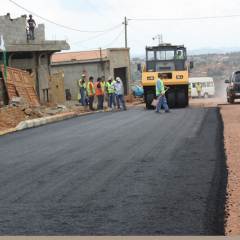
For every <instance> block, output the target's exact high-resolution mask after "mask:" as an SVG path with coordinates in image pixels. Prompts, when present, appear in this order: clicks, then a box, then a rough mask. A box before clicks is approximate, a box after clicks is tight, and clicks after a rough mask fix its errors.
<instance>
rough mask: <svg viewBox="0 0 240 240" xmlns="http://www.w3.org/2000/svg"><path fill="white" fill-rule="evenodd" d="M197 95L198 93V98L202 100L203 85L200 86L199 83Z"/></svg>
mask: <svg viewBox="0 0 240 240" xmlns="http://www.w3.org/2000/svg"><path fill="white" fill-rule="evenodd" d="M196 89H197V93H198V98H201V91H202V85H201V84H199V82H198V83H197V85H196Z"/></svg>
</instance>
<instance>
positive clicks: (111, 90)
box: [107, 80, 116, 93]
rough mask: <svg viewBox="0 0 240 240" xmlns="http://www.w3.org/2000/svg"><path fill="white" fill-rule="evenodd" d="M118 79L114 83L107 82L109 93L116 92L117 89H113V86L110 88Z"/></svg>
mask: <svg viewBox="0 0 240 240" xmlns="http://www.w3.org/2000/svg"><path fill="white" fill-rule="evenodd" d="M115 82H116V81H115V80H113V81H112V83H109V82H108V83H107V88H108V92H109V93H114V92H115V89H112V88H109V87H110V86H111V85H112V84H113V83H115Z"/></svg>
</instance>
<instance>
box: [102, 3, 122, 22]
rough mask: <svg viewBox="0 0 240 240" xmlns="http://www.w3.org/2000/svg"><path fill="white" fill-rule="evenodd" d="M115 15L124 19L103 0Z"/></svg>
mask: <svg viewBox="0 0 240 240" xmlns="http://www.w3.org/2000/svg"><path fill="white" fill-rule="evenodd" d="M102 1H103V2H104V3H105V4H106V5H107V6H108V7H109V8H110V9H111V10H112V11H113V12H114V13H116V14H117V15H118V17H120V18H121V19H122V17H121V16H120V15H119V14H118V13H117V12H116V11H115V10H113V8H111V7H110V6H109V5H108V4H107V3H106V2H105V1H104V0H102Z"/></svg>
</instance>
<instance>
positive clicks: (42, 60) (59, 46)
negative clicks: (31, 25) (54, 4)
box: [0, 16, 70, 103]
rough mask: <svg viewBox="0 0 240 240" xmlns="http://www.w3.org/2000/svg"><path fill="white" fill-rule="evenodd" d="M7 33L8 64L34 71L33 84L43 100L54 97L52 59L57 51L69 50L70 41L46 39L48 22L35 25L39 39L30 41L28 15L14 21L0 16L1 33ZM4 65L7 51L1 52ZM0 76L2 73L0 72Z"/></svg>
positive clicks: (5, 39)
mask: <svg viewBox="0 0 240 240" xmlns="http://www.w3.org/2000/svg"><path fill="white" fill-rule="evenodd" d="M1 34H3V39H4V42H5V47H6V52H7V66H9V67H12V68H17V69H21V70H26V71H28V72H29V73H30V74H31V73H34V76H35V79H34V81H33V82H34V83H35V84H36V86H33V87H34V88H35V89H36V92H37V94H38V97H39V99H40V101H41V103H44V102H47V101H49V99H50V90H49V76H50V74H51V58H52V55H53V54H54V53H55V52H60V51H61V50H69V49H70V46H69V45H68V44H67V42H66V41H46V40H45V30H44V24H38V27H36V28H35V40H28V38H27V33H26V21H25V18H21V17H19V18H16V19H12V21H11V20H10V19H9V18H7V17H5V16H0V35H1ZM0 64H3V53H2V52H0ZM0 78H2V73H1V72H0Z"/></svg>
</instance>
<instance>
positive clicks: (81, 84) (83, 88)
mask: <svg viewBox="0 0 240 240" xmlns="http://www.w3.org/2000/svg"><path fill="white" fill-rule="evenodd" d="M85 78H86V75H85V74H82V78H81V79H80V80H79V83H78V85H79V87H80V89H79V91H80V94H81V102H82V106H85V91H86V90H87V87H86V80H85Z"/></svg>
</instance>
